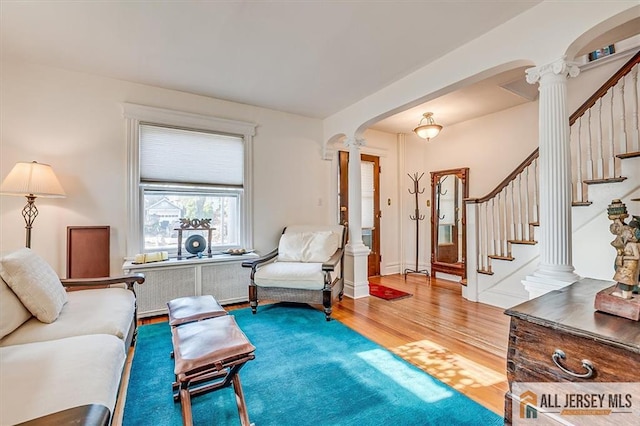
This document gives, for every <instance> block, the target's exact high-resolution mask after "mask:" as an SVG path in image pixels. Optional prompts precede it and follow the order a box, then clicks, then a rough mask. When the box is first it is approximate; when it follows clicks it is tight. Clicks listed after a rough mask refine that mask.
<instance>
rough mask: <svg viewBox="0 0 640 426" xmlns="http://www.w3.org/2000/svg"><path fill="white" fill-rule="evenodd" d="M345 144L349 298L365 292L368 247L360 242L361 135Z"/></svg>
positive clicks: (346, 281) (367, 284) (365, 293)
mask: <svg viewBox="0 0 640 426" xmlns="http://www.w3.org/2000/svg"><path fill="white" fill-rule="evenodd" d="M344 144H345V146H346V147H347V148H349V211H348V217H349V243H348V244H347V246H346V247H345V259H344V262H345V283H344V285H345V290H344V292H345V294H346V295H347V296H349V297H351V298H354V299H357V298H360V297H367V296H369V277H368V276H367V275H368V274H367V272H368V269H367V268H368V257H369V252H370V250H369V247H367V246H365V245H364V243H363V242H362V178H361V174H362V171H361V161H360V147H361V146H363V145H364V144H365V140H364V139H358V138H355V137H352V138H347V139H346V140H345V142H344Z"/></svg>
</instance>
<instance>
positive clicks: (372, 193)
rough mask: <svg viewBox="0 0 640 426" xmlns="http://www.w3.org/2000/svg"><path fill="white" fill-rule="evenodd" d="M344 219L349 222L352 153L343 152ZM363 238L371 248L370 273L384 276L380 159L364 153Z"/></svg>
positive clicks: (341, 208)
mask: <svg viewBox="0 0 640 426" xmlns="http://www.w3.org/2000/svg"><path fill="white" fill-rule="evenodd" d="M338 158H339V163H340V165H339V179H338V180H339V184H340V188H339V202H340V206H339V209H340V222H341V223H344V222H348V221H349V153H348V152H345V151H340V152H339V157H338ZM360 159H361V161H362V172H361V173H362V185H363V190H362V210H363V215H362V216H363V221H362V240H363V242H364V244H365V245H366V246H367V247H369V249H370V250H371V253H369V259H368V272H367V274H368V276H370V277H371V276H377V275H380V262H381V260H382V257H381V255H380V217H381V216H382V213H381V211H380V158H379V157H376V156H373V155H366V154H362V155H361V156H360Z"/></svg>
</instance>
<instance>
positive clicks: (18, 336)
mask: <svg viewBox="0 0 640 426" xmlns="http://www.w3.org/2000/svg"><path fill="white" fill-rule="evenodd" d="M68 298H69V301H68V303H67V304H65V305H64V307H63V308H62V311H61V312H60V316H58V319H57V320H56V321H54V322H53V323H50V324H43V323H42V322H40V321H38V320H37V319H35V318H32V319H30V320H29V321H27V322H26V323H24V324H23V325H22V326H21V327H20V328H19V329H18V330H16V331H14V332H13V333H11V334H9V335H8V336H6V337H5V338H3V339H2V340H0V346H9V345H17V344H22V343H31V342H40V341H45V340H53V339H61V338H65V337H71V336H81V335H87V334H98V333H102V334H110V335H112V336H115V337H117V338H119V339H121V347H122V348H124V346H122V341H123V340H125V338H126V336H127V333H128V331H129V328H130V326H131V321H132V319H133V318H134V315H135V314H134V313H135V297H134V295H133V292H131V291H129V290H125V289H123V288H97V289H92V290H79V291H71V292H69V293H68ZM122 348H121V349H122Z"/></svg>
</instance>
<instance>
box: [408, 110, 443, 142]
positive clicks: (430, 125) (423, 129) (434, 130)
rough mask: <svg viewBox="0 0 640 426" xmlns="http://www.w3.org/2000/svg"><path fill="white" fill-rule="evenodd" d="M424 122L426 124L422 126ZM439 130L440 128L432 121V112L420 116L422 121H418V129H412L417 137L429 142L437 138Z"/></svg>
mask: <svg viewBox="0 0 640 426" xmlns="http://www.w3.org/2000/svg"><path fill="white" fill-rule="evenodd" d="M425 121H426V123H425V124H422V123H423V122H425ZM440 130H442V126H441V125H439V124H436V122H435V121H433V113H432V112H425V113H424V114H422V119H421V120H420V123H418V127H416V128H415V129H413V131H414V132H415V133H416V135H418V137H421V138H422V139H426V140H430V139H433V138H435V137H436V136H438V133H440Z"/></svg>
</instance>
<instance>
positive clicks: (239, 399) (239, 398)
mask: <svg viewBox="0 0 640 426" xmlns="http://www.w3.org/2000/svg"><path fill="white" fill-rule="evenodd" d="M233 390H234V391H235V393H236V404H238V415H239V416H240V424H241V425H242V426H249V425H250V423H249V414H248V413H247V405H246V403H245V402H244V392H242V384H241V383H240V375H239V374H237V373H236V374H235V375H234V376H233Z"/></svg>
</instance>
